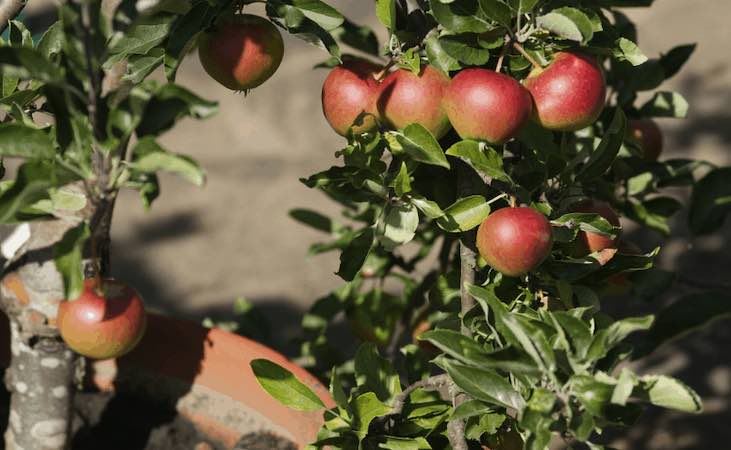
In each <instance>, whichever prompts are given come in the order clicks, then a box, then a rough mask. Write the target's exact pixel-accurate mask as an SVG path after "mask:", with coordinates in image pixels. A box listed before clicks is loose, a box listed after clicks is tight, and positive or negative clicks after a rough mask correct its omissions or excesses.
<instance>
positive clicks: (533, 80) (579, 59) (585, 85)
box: [525, 51, 607, 131]
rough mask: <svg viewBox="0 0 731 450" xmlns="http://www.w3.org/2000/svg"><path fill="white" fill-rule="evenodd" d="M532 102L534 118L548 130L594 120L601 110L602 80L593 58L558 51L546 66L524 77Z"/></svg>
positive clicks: (571, 128) (566, 128) (573, 127)
mask: <svg viewBox="0 0 731 450" xmlns="http://www.w3.org/2000/svg"><path fill="white" fill-rule="evenodd" d="M525 87H527V88H528V90H529V91H530V93H531V95H532V96H533V101H534V105H535V110H534V117H535V118H536V120H537V121H538V123H540V124H541V125H542V126H543V127H544V128H548V129H549V130H560V131H576V130H580V129H582V128H584V127H587V126H589V125H591V124H592V123H594V122H595V121H596V119H597V118H598V117H599V114H601V112H602V110H603V109H604V103H605V98H606V92H607V89H606V83H605V81H604V74H603V72H602V68H601V66H599V63H598V62H597V60H596V58H594V57H593V56H589V55H586V54H583V53H580V52H576V51H569V52H559V53H557V54H556V56H555V58H554V60H553V62H552V63H551V64H549V65H548V67H546V68H543V69H536V70H534V71H533V72H531V74H530V75H529V76H528V78H527V79H526V80H525Z"/></svg>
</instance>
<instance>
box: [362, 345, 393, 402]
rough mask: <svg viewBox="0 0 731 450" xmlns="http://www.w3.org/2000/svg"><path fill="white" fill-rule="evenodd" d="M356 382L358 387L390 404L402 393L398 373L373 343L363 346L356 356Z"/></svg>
mask: <svg viewBox="0 0 731 450" xmlns="http://www.w3.org/2000/svg"><path fill="white" fill-rule="evenodd" d="M355 380H356V383H357V384H358V386H361V387H363V388H365V389H366V390H368V391H372V392H373V393H374V394H375V395H376V396H377V397H378V399H379V400H380V401H382V402H389V401H390V400H391V398H393V397H394V396H395V395H398V394H399V393H401V380H400V378H399V376H398V373H396V371H395V370H394V368H393V367H392V366H391V363H390V362H388V360H387V359H385V358H382V357H381V356H380V355H379V354H378V348H377V347H376V345H375V344H374V343H372V342H366V343H364V344H362V345H361V346H360V347H359V348H358V351H357V353H356V354H355Z"/></svg>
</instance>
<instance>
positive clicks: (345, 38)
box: [332, 19, 380, 56]
mask: <svg viewBox="0 0 731 450" xmlns="http://www.w3.org/2000/svg"><path fill="white" fill-rule="evenodd" d="M332 35H333V36H334V37H335V38H336V39H339V40H340V41H341V42H342V43H343V44H346V45H349V46H350V47H353V48H354V49H357V50H360V51H362V52H365V53H368V54H371V55H373V56H379V50H380V46H379V44H378V37H377V36H376V33H374V32H373V30H372V29H371V28H370V27H368V26H365V25H357V24H354V23H353V22H351V21H349V20H347V19H346V20H345V22H343V25H342V26H341V27H340V28H337V29H335V30H333V31H332Z"/></svg>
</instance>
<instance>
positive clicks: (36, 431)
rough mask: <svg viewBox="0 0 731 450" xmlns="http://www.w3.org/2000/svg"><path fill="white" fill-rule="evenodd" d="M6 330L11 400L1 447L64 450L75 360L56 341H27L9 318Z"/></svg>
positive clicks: (56, 339) (7, 379) (8, 384)
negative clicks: (7, 329)
mask: <svg viewBox="0 0 731 450" xmlns="http://www.w3.org/2000/svg"><path fill="white" fill-rule="evenodd" d="M10 330H11V333H10V335H11V337H10V339H11V350H12V361H11V364H10V367H9V368H8V371H7V373H6V375H5V385H6V386H7V388H8V390H9V391H10V393H11V398H10V416H9V420H8V427H7V429H6V430H5V448H6V449H7V450H20V449H23V450H58V449H65V448H67V445H66V443H67V442H68V441H69V433H70V430H71V418H72V410H71V407H72V404H71V401H72V400H73V394H74V382H73V381H74V373H75V368H76V364H75V363H76V357H75V355H74V353H73V352H72V351H71V350H69V349H68V347H66V345H65V344H64V343H63V341H61V340H59V339H58V338H54V337H45V336H44V337H36V338H35V339H31V340H30V342H26V341H25V339H24V338H23V336H22V335H21V331H20V326H19V324H18V322H16V321H14V320H12V319H11V322H10Z"/></svg>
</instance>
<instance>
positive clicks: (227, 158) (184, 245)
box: [113, 0, 731, 450]
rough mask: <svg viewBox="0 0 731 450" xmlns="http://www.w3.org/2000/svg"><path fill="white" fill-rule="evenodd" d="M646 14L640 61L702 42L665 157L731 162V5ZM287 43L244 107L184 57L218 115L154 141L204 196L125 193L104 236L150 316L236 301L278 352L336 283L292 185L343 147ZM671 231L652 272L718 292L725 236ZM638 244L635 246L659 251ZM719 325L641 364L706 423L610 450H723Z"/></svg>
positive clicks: (729, 392) (730, 383) (313, 83)
mask: <svg viewBox="0 0 731 450" xmlns="http://www.w3.org/2000/svg"><path fill="white" fill-rule="evenodd" d="M330 3H331V4H333V5H334V6H336V7H338V8H339V9H340V10H341V11H345V12H346V14H347V15H348V16H349V17H351V18H353V19H355V20H356V21H358V22H361V23H369V24H372V25H375V24H376V20H375V18H374V16H373V13H372V9H373V7H372V5H373V2H371V1H363V0H337V1H336V0H330ZM655 3H656V6H655V7H653V8H652V10H649V11H644V10H630V15H631V16H632V17H634V18H635V19H636V20H637V24H638V28H639V30H640V39H639V43H640V45H641V48H642V49H643V50H644V51H645V52H646V53H647V54H648V55H650V56H652V55H657V54H658V53H659V52H661V51H666V50H668V49H670V48H671V47H672V46H674V45H678V44H684V43H689V42H697V43H698V44H699V47H698V50H697V51H696V53H695V55H694V56H693V58H692V60H691V62H690V63H689V65H688V66H687V67H686V68H685V69H684V70H683V71H682V72H681V73H680V74H679V75H678V76H677V77H676V78H675V79H674V80H672V82H669V83H668V84H667V86H666V87H667V88H669V89H676V90H678V91H679V92H681V93H683V94H684V95H685V96H686V97H687V98H688V100H689V101H690V104H691V112H690V117H689V119H688V120H686V121H674V120H667V121H662V123H661V126H662V128H663V130H664V131H665V134H666V147H667V148H666V153H665V155H666V157H682V156H687V155H693V156H695V157H702V158H705V159H708V160H710V161H713V162H716V163H719V164H728V163H731V151H730V150H729V144H730V143H731V113H730V112H729V104H731V67H730V66H729V61H728V55H729V45H731V27H729V26H728V18H729V17H731V2H728V1H721V0H695V1H693V2H687V1H685V0H657V1H656V2H655ZM285 40H286V55H285V60H284V63H283V64H282V67H281V68H280V69H279V71H278V72H277V74H276V75H275V76H274V77H273V78H272V79H271V80H270V81H269V82H267V83H266V84H264V85H263V86H262V87H260V88H257V89H256V90H254V91H253V92H251V93H250V94H249V95H248V96H247V97H245V96H244V95H241V94H234V93H231V92H230V91H228V90H227V89H225V88H223V87H221V86H219V85H217V84H216V83H215V82H213V81H212V80H210V79H209V78H208V77H207V75H206V74H205V73H204V72H203V70H202V69H201V67H200V64H199V63H198V60H197V57H195V56H194V55H193V56H191V57H189V58H188V59H187V60H186V62H185V63H184V64H183V66H182V68H181V70H180V75H179V82H180V83H181V84H183V85H184V86H187V87H190V88H191V89H193V90H195V91H196V92H197V93H199V94H200V95H202V96H203V97H205V98H208V99H213V100H217V101H219V102H220V109H221V112H220V114H219V115H218V116H216V117H215V118H213V119H210V120H208V121H205V122H195V121H188V122H185V123H184V124H183V125H182V126H180V127H178V128H177V129H176V130H175V131H173V132H171V133H169V134H168V135H167V136H165V138H164V139H163V143H164V144H165V145H166V146H167V147H168V148H169V149H171V150H174V151H178V152H184V153H189V154H191V155H192V156H194V157H195V158H197V159H198V160H199V161H200V162H201V164H202V165H203V167H205V169H206V170H207V172H208V175H209V181H208V184H207V185H206V186H205V188H203V189H198V188H195V187H192V186H190V185H188V184H186V183H185V182H183V181H180V180H178V179H176V178H173V177H164V178H163V180H162V196H161V198H159V199H158V201H157V203H156V204H155V205H154V206H153V209H152V211H150V212H145V211H144V210H143V207H142V203H141V202H140V201H139V199H138V198H137V197H136V195H135V194H134V193H126V194H124V195H122V197H121V199H120V202H119V204H118V207H117V212H116V217H115V222H114V228H113V239H114V254H113V255H114V256H113V272H114V273H115V274H116V275H117V276H118V277H119V278H121V279H124V280H126V281H128V282H129V283H131V284H132V285H134V286H136V287H137V288H138V289H139V290H140V292H141V293H142V294H143V296H144V298H145V299H147V302H148V303H149V305H150V306H151V307H152V308H155V309H158V310H162V311H165V312H168V313H170V314H175V315H183V316H187V317H191V318H202V317H205V316H209V315H219V316H221V315H224V314H226V313H227V312H228V311H229V310H230V307H231V304H232V302H233V300H234V299H235V298H236V297H238V296H245V297H247V298H248V299H250V300H251V301H253V302H254V303H255V304H256V305H257V306H259V307H261V309H262V310H263V311H264V312H265V313H266V314H267V315H268V317H269V319H270V320H271V322H272V323H273V324H274V325H275V326H276V330H277V331H278V332H281V335H280V334H278V335H277V342H276V343H277V344H282V343H284V342H286V340H287V339H288V338H289V337H291V336H292V335H293V334H294V333H296V329H297V324H298V322H299V317H300V313H301V312H302V311H303V310H305V309H306V308H307V307H308V305H309V304H310V303H311V302H312V301H313V300H314V299H315V298H316V297H317V296H319V295H321V294H323V293H325V292H326V291H328V290H329V289H331V288H333V287H335V286H337V285H338V284H339V282H340V281H339V279H338V278H337V277H336V276H335V275H334V272H335V271H336V270H337V256H336V255H326V256H318V257H314V258H306V257H305V254H306V251H307V247H308V245H309V244H311V243H312V242H313V241H315V240H316V239H318V238H321V237H322V236H321V235H318V234H317V233H315V232H312V231H310V230H308V229H306V228H304V227H302V226H300V225H299V224H297V223H296V222H294V221H293V220H291V219H290V218H289V217H288V216H287V211H288V210H290V209H292V208H294V207H308V208H312V209H316V210H319V211H323V212H329V213H334V212H336V209H334V207H333V205H332V204H331V203H330V202H329V201H328V200H327V199H326V198H325V197H324V196H323V195H321V194H320V193H318V192H315V191H311V190H309V189H307V188H306V187H305V186H304V185H302V184H301V183H300V182H299V181H298V179H299V178H300V177H303V176H307V175H308V174H311V173H314V172H315V171H317V170H322V169H324V168H327V167H329V166H330V165H331V164H332V163H333V161H334V160H333V154H334V152H335V151H336V150H338V149H339V148H340V146H341V145H342V144H343V140H342V139H341V138H340V137H339V136H337V135H335V134H334V133H333V132H332V131H331V130H330V128H329V127H328V125H327V123H326V122H325V120H324V118H323V117H322V115H321V114H320V104H319V102H320V100H319V91H320V86H321V83H322V81H323V79H324V77H325V76H326V72H325V71H323V70H311V69H312V66H313V65H314V64H316V63H318V62H320V61H322V60H324V59H325V58H326V54H325V53H324V52H323V51H321V50H319V49H316V48H314V47H310V46H307V45H306V44H303V43H302V42H300V41H297V40H295V39H292V38H289V37H286V38H285ZM679 222H681V223H679V224H677V226H675V227H674V235H673V237H672V238H671V239H669V240H666V244H667V247H666V249H665V250H664V251H663V254H662V256H661V258H660V260H661V265H662V266H664V267H673V268H679V269H681V270H686V271H689V272H691V273H694V274H697V275H698V276H700V277H703V278H705V279H709V280H725V281H727V280H728V275H729V270H731V269H730V268H731V257H729V250H731V246H729V239H730V238H731V230H729V229H730V228H731V224H729V225H728V226H727V227H726V229H725V234H724V235H723V236H715V237H712V238H705V239H697V240H695V241H689V240H688V238H687V235H688V233H687V231H686V230H685V229H684V228H683V226H682V220H681V221H679ZM727 223H728V222H727ZM630 232H631V231H630ZM636 237H637V238H639V239H642V244H643V247H648V246H650V245H651V244H652V243H654V242H656V241H658V240H659V239H658V237H657V236H636ZM672 298H673V297H672V296H671V297H669V299H668V300H672ZM730 323H731V322H728V321H727V322H721V323H718V324H717V325H716V326H715V327H714V329H713V330H710V331H707V332H704V333H702V334H696V335H694V336H693V337H691V338H689V339H687V340H686V341H685V342H684V343H683V344H682V345H677V346H672V347H667V348H666V349H664V350H663V351H662V352H661V353H660V354H658V355H656V356H654V357H653V358H651V360H650V361H648V362H646V363H645V364H644V365H640V367H641V369H643V370H645V369H647V370H650V369H651V370H653V371H659V372H662V373H669V374H674V375H676V376H679V377H680V378H681V379H683V380H685V381H686V382H687V383H688V384H690V385H692V386H693V387H695V388H697V389H698V390H699V392H700V393H701V394H702V396H703V397H704V398H705V402H706V412H705V413H704V414H703V415H701V416H695V417H689V416H687V415H676V414H665V413H664V414H651V415H648V416H647V417H645V418H644V419H643V426H641V427H639V428H637V429H636V430H635V431H633V433H632V434H631V435H630V436H628V437H625V438H623V439H622V440H621V442H619V443H618V444H617V447H618V448H620V449H638V450H640V449H648V450H649V449H658V450H659V449H662V450H679V449H694V450H701V449H702V450H707V449H711V448H719V449H720V448H723V447H725V446H727V445H728V442H730V441H731V427H729V426H728V424H729V423H731V411H730V410H729V399H730V398H731V366H730V365H729V360H730V359H729V357H730V356H731V350H729V349H730V348H731V332H730V330H729V324H730ZM711 345H712V347H711ZM724 442H726V444H723V443H724ZM726 448H727V447H726Z"/></svg>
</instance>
